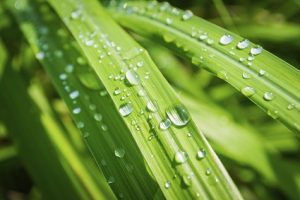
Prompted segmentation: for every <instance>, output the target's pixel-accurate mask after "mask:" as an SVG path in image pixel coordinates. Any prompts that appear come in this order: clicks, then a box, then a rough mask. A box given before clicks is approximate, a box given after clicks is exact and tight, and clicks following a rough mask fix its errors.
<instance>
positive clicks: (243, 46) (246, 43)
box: [236, 39, 250, 49]
mask: <svg viewBox="0 0 300 200" xmlns="http://www.w3.org/2000/svg"><path fill="white" fill-rule="evenodd" d="M249 43H250V42H249V40H247V39H244V40H242V41H239V42H238V44H237V45H236V47H237V48H238V49H246V48H247V47H248V46H249Z"/></svg>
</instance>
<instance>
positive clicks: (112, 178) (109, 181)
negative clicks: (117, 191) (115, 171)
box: [107, 176, 115, 184]
mask: <svg viewBox="0 0 300 200" xmlns="http://www.w3.org/2000/svg"><path fill="white" fill-rule="evenodd" d="M107 182H108V184H112V183H114V182H115V178H114V177H113V176H110V177H109V178H108V180H107Z"/></svg>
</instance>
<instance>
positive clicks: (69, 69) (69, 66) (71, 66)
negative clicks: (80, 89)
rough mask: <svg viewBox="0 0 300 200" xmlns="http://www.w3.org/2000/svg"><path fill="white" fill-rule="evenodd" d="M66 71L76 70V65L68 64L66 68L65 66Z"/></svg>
mask: <svg viewBox="0 0 300 200" xmlns="http://www.w3.org/2000/svg"><path fill="white" fill-rule="evenodd" d="M65 71H66V72H67V73H72V72H73V71H74V65H72V64H68V65H67V66H66V68H65Z"/></svg>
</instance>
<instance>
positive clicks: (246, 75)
mask: <svg viewBox="0 0 300 200" xmlns="http://www.w3.org/2000/svg"><path fill="white" fill-rule="evenodd" d="M242 77H243V79H250V78H251V74H249V73H247V72H243V74H242Z"/></svg>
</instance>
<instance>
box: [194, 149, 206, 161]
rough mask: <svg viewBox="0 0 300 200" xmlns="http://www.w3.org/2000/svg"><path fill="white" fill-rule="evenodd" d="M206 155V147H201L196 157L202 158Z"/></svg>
mask: <svg viewBox="0 0 300 200" xmlns="http://www.w3.org/2000/svg"><path fill="white" fill-rule="evenodd" d="M205 156H206V151H205V150H204V149H202V148H201V149H200V150H199V151H197V154H196V157H197V159H199V160H201V159H203V158H205Z"/></svg>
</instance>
